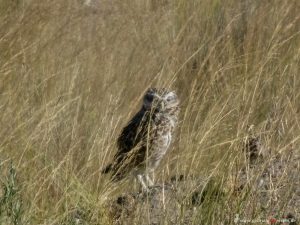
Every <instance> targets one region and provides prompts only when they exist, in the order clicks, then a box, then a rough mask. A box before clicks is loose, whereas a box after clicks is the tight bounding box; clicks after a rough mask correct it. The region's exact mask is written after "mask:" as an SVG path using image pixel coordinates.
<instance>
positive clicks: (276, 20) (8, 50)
mask: <svg viewBox="0 0 300 225" xmlns="http://www.w3.org/2000/svg"><path fill="white" fill-rule="evenodd" d="M299 11H300V2H299V1H298V0H288V1H282V0H273V1H267V0H253V1H249V0H230V1H221V0H201V1H200V0H193V1H185V0H173V1H171V0H160V1H159V0H115V1H111V0H91V1H90V3H89V4H87V1H86V2H84V1H79V0H77V1H74V0H72V1H71V0H65V1H52V0H51V1H50V0H44V1H38V0H15V1H12V0H1V1H0V127H1V129H0V165H1V173H0V174H1V179H0V180H1V183H2V186H3V187H2V191H0V223H1V224H14V225H15V224H66V225H67V224H68V225H69V224H80V223H82V224H112V223H114V222H115V221H113V220H112V219H111V218H110V214H109V213H108V209H107V204H108V202H109V201H111V199H114V198H118V196H119V195H120V194H121V193H126V192H128V191H131V190H132V188H133V186H134V188H135V189H136V190H137V189H138V186H137V185H132V183H130V182H128V181H125V182H123V183H114V182H111V181H110V180H109V177H107V176H104V175H102V174H101V173H100V171H101V169H102V168H103V167H104V166H105V165H106V164H107V162H108V161H109V160H110V159H111V157H112V156H113V154H114V152H115V150H116V146H115V142H116V138H117V137H118V134H119V133H120V130H121V128H122V126H124V125H125V124H126V122H127V121H128V119H129V118H130V117H131V116H132V115H133V114H134V113H135V112H136V111H137V110H138V109H139V107H140V103H141V98H142V96H143V93H144V92H145V90H146V89H147V88H148V87H150V86H157V87H168V88H170V89H174V90H176V91H177V93H178V95H179V97H180V99H181V115H180V124H179V129H178V130H177V138H176V140H175V141H174V143H173V144H172V150H170V152H169V153H168V155H167V157H166V159H165V160H164V161H163V163H162V164H161V166H160V167H159V169H158V170H157V171H156V175H155V177H156V181H157V183H164V182H168V181H170V179H171V178H172V177H174V176H177V177H179V176H180V175H183V177H186V178H187V181H182V182H184V185H185V189H182V190H184V191H182V193H180V194H182V195H183V196H195V193H194V192H193V191H192V190H193V188H194V187H195V185H196V186H197V182H196V180H197V179H199V178H203V180H204V181H205V180H207V185H205V187H206V188H205V193H208V195H210V197H209V198H206V199H204V200H203V199H201V202H202V204H201V205H200V206H197V207H195V210H194V214H193V215H194V216H193V217H192V218H193V220H191V221H190V222H189V223H190V224H199V223H201V224H233V223H234V219H235V216H236V215H239V217H240V218H245V219H246V218H247V219H250V218H251V219H257V218H263V219H267V218H269V217H270V216H272V217H276V218H282V217H286V216H288V215H290V214H293V216H294V217H296V218H300V212H299V208H300V207H299V208H297V206H299V202H300V197H299V195H300V194H299V193H300V191H299V180H297V178H299V176H298V175H296V176H294V175H291V174H292V172H296V173H297V174H299V171H300V170H299V149H300V140H299V139H300V104H299V102H300V92H299V90H300V16H299ZM251 125H254V126H251ZM249 126H251V127H252V128H253V129H251V134H249ZM249 135H254V136H257V137H259V138H260V139H261V141H262V144H263V145H264V146H265V149H267V151H268V152H269V153H268V154H269V156H268V157H266V158H265V161H264V163H263V164H262V166H261V167H260V168H259V169H256V170H255V172H253V173H250V172H249V171H250V169H251V168H249V166H248V167H247V166H246V174H247V179H246V185H245V186H247V188H242V190H239V192H237V189H238V188H239V186H238V185H237V182H236V179H237V177H238V175H236V174H239V172H241V171H242V168H244V166H245V165H246V163H245V160H246V159H245V158H246V157H245V154H244V152H245V151H243V142H244V140H245V138H246V137H247V136H249ZM287 156H288V157H289V159H285V157H287ZM274 157H275V158H276V157H277V159H280V160H278V161H280V163H282V164H280V169H278V170H275V175H276V174H277V175H278V176H279V177H277V180H276V182H275V181H272V182H271V184H272V185H270V187H271V186H272V190H273V191H270V189H268V191H267V193H271V192H272V194H271V195H270V196H271V197H270V196H269V195H268V196H265V197H266V199H265V200H264V201H265V203H266V205H265V206H261V205H259V204H258V202H259V200H258V198H260V197H258V196H259V195H258V194H257V193H256V191H257V190H256V186H255V183H256V181H257V179H258V178H259V177H260V176H261V175H262V174H263V173H264V171H265V169H266V168H267V167H268V166H269V165H270V164H271V165H272V164H273V162H274V160H273V159H274ZM276 162H277V161H276ZM283 162H287V163H283ZM279 171H280V175H279ZM277 172H278V173H277ZM212 179H213V180H214V182H210V181H211V180H212ZM195 182H196V184H195ZM237 186H238V187H237ZM207 187H209V188H207ZM297 187H298V189H297ZM219 190H220V191H219ZM282 192H283V194H282ZM193 193H194V194H193ZM216 193H217V194H216ZM218 193H221V194H218ZM201 198H202V197H201ZM216 198H217V200H216ZM192 200H193V201H194V197H193V198H192ZM178 204H181V203H178ZM188 205H189V203H186V202H185V200H183V203H182V205H181V209H182V211H181V213H182V214H184V213H185V212H186V210H185V208H188ZM166 207H168V206H166ZM135 216H137V215H135ZM141 216H145V215H139V217H141ZM150 216H151V215H150ZM168 216H169V217H172V215H168ZM168 216H166V218H165V223H166V224H168ZM173 216H174V215H173ZM133 219H134V218H133ZM82 221H84V222H82ZM134 221H138V220H134ZM184 223H185V222H184V221H182V224H184Z"/></svg>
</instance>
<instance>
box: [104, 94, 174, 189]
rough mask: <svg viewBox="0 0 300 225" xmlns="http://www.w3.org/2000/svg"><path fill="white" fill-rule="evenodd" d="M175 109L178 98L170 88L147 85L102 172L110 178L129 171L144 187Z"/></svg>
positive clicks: (165, 140)
mask: <svg viewBox="0 0 300 225" xmlns="http://www.w3.org/2000/svg"><path fill="white" fill-rule="evenodd" d="M178 113H179V100H178V97H177V95H176V93H175V92H174V91H168V90H166V89H164V88H162V89H157V88H150V89H148V90H147V91H146V93H145V95H144V98H143V105H142V107H141V109H140V111H139V112H137V113H136V114H135V115H134V116H133V118H132V119H131V120H130V122H129V123H128V124H127V125H126V126H125V127H124V128H123V130H122V132H121V134H120V136H119V137H118V140H117V147H118V149H117V152H116V154H115V155H114V158H113V162H112V163H111V164H109V165H108V166H107V167H106V168H105V169H104V170H103V171H102V172H103V173H108V172H111V173H112V177H113V180H120V179H122V178H124V177H125V176H127V175H128V174H132V175H134V176H135V177H137V179H138V180H139V182H140V183H141V184H142V187H143V188H144V189H148V186H152V185H153V184H154V183H153V181H152V180H151V179H150V177H149V173H151V172H154V170H155V168H156V167H157V166H158V165H159V163H160V161H161V160H162V158H163V157H164V155H165V154H166V153H167V151H168V149H169V147H170V143H171V141H172V136H173V134H174V129H175V128H176V126H177V121H178Z"/></svg>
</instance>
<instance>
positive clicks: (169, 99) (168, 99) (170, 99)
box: [166, 96, 174, 102]
mask: <svg viewBox="0 0 300 225" xmlns="http://www.w3.org/2000/svg"><path fill="white" fill-rule="evenodd" d="M173 99H174V96H169V97H167V99H166V100H167V102H170V101H172V100H173Z"/></svg>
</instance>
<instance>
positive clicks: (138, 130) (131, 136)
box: [112, 110, 149, 175]
mask: <svg viewBox="0 0 300 225" xmlns="http://www.w3.org/2000/svg"><path fill="white" fill-rule="evenodd" d="M148 125H149V114H148V113H147V112H145V111H143V110H141V111H140V112H138V113H137V114H136V115H135V116H134V117H133V118H132V119H131V121H130V122H129V123H128V125H127V126H126V127H124V128H123V130H122V132H121V134H120V136H119V138H118V140H117V145H118V146H117V147H118V150H117V152H116V154H115V156H114V162H113V164H112V170H113V173H115V174H116V175H120V174H119V172H120V170H126V169H129V168H128V167H132V166H135V165H136V164H138V163H139V161H142V160H143V158H144V153H145V148H146V146H145V141H144V140H145V138H146V136H147V131H148ZM123 172H125V171H123Z"/></svg>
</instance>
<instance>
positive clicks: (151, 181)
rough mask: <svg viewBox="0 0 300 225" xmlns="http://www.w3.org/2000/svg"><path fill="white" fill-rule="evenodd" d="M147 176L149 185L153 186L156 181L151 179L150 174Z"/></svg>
mask: <svg viewBox="0 0 300 225" xmlns="http://www.w3.org/2000/svg"><path fill="white" fill-rule="evenodd" d="M145 177H146V180H147V182H148V185H149V186H153V185H154V182H153V180H151V179H150V177H149V174H146V175H145Z"/></svg>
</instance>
